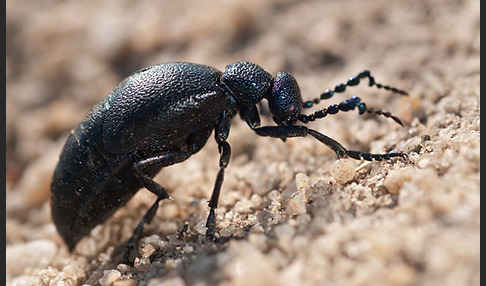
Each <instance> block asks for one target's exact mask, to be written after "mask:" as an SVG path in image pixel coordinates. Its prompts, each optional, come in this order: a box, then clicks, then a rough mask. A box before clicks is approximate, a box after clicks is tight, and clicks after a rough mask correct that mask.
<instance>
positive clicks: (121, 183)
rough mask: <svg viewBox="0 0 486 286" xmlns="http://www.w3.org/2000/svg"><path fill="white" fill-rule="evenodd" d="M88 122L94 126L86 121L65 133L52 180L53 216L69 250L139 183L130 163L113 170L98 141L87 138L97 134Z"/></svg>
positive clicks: (123, 202) (124, 199)
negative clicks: (100, 150)
mask: <svg viewBox="0 0 486 286" xmlns="http://www.w3.org/2000/svg"><path fill="white" fill-rule="evenodd" d="M87 126H89V127H93V125H92V124H90V122H87V121H85V122H83V123H82V124H81V125H80V126H79V127H78V128H77V129H76V130H75V131H74V132H73V133H72V134H71V135H70V136H69V137H68V139H67V141H66V144H65V145H64V148H63V151H62V153H61V156H60V158H59V163H58V165H57V167H56V170H55V172H54V175H53V178H52V184H51V211H52V218H53V220H54V223H55V225H56V228H57V230H58V232H59V233H60V235H61V236H62V238H63V239H64V241H65V242H66V244H67V245H68V246H69V249H70V250H72V249H73V248H74V246H75V245H76V244H77V242H78V241H79V240H80V239H81V238H82V237H84V236H85V235H87V234H89V232H90V231H91V230H92V229H93V228H94V227H95V226H96V225H98V224H101V223H103V222H104V221H105V220H106V219H107V218H108V217H110V216H111V215H112V214H113V213H114V212H115V211H116V210H117V209H118V208H120V207H121V206H123V205H124V204H126V202H127V201H128V200H129V199H130V198H131V197H132V196H133V195H134V194H135V193H136V192H137V190H138V189H139V188H140V187H141V186H140V184H139V182H138V181H137V180H136V179H135V177H134V175H133V173H132V172H131V170H130V168H131V164H127V165H126V166H122V167H121V168H120V169H119V170H117V174H113V170H112V167H111V166H109V165H108V164H107V162H106V160H105V158H104V157H103V155H102V154H101V153H100V152H98V150H96V147H95V146H96V143H97V142H89V141H88V140H96V138H97V137H96V136H93V132H95V131H96V130H94V129H93V128H89V127H88V128H86V127H87ZM98 138H99V137H98Z"/></svg>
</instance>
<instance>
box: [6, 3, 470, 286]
mask: <svg viewBox="0 0 486 286" xmlns="http://www.w3.org/2000/svg"><path fill="white" fill-rule="evenodd" d="M92 3H93V4H89V3H86V2H84V1H42V3H41V2H38V1H13V0H9V1H7V226H6V227H7V235H6V241H7V249H6V256H7V265H6V274H7V285H85V284H86V285H116V286H120V285H253V286H256V285H443V286H445V285H479V282H480V191H479V189H480V107H479V106H480V11H479V10H480V9H479V8H480V1H479V0H471V1H452V0H451V1H448V0H443V1H439V0H435V1H434V0H429V1H415V0H409V1H386V0H377V1H360V0H352V1H290V0H272V1H259V0H245V1H204V2H203V1H157V2H156V1H136V2H133V1H120V0H109V1H103V2H101V3H96V4H95V2H92ZM135 3H136V4H135ZM181 60H185V61H191V62H197V63H203V64H208V65H212V66H215V67H217V68H219V69H220V70H224V67H225V65H226V64H229V63H233V62H235V61H238V60H251V61H254V62H256V63H258V64H259V65H261V66H262V67H264V68H265V69H266V70H268V71H269V72H271V73H272V74H275V73H276V72H278V71H287V72H290V73H292V74H293V75H294V76H295V77H296V78H297V80H298V82H299V84H300V88H301V91H302V94H303V97H304V99H311V98H314V97H316V96H318V95H319V94H320V93H321V92H322V91H323V90H324V89H326V88H330V87H333V86H334V85H336V84H338V83H341V82H343V81H345V80H346V79H347V78H348V77H349V76H352V75H355V74H357V73H358V72H359V71H361V70H363V69H370V70H371V71H372V72H373V74H374V75H375V76H376V79H377V81H379V82H382V83H385V84H390V85H393V86H397V87H399V88H403V89H405V90H407V91H409V92H410V96H409V97H402V96H399V95H395V94H390V93H388V92H386V91H383V90H378V89H374V88H368V87H366V85H362V86H360V87H356V88H352V89H349V92H347V93H346V94H339V95H338V96H335V98H333V99H331V100H329V101H327V102H325V103H323V104H322V105H321V106H327V105H328V104H331V103H336V102H340V101H341V100H343V99H345V98H348V97H350V96H360V97H361V98H362V100H363V101H364V102H366V103H367V105H368V106H371V107H375V108H380V109H383V110H385V111H390V112H392V113H393V114H395V115H397V116H399V117H400V118H401V119H402V120H403V121H404V122H405V127H400V126H398V125H397V124H394V122H393V121H392V120H389V119H386V118H377V117H370V116H359V115H358V113H357V112H356V111H355V112H348V113H344V112H343V114H341V113H340V114H337V115H334V116H328V117H327V118H326V119H325V120H320V121H318V122H314V123H312V124H311V126H312V128H314V129H316V130H319V131H321V132H323V133H325V134H327V135H328V136H330V137H333V138H334V139H336V140H338V141H339V142H341V143H342V144H343V145H345V146H347V147H348V148H351V149H357V150H362V151H369V152H375V153H382V152H391V151H394V152H395V151H403V152H406V153H407V154H408V155H409V160H408V161H403V160H391V161H387V162H371V163H369V162H359V161H355V160H350V159H343V160H339V161H338V160H336V156H335V154H334V153H333V152H332V151H331V150H330V149H329V148H327V147H326V146H323V145H322V144H320V143H319V142H318V141H316V140H313V139H311V138H301V139H289V140H288V141H287V143H283V142H282V141H280V140H275V139H269V138H258V137H257V136H255V135H254V134H252V132H251V131H250V130H249V128H248V127H247V126H245V124H243V123H242V122H241V120H239V118H235V120H233V125H232V130H231V134H230V139H229V142H230V144H231V146H232V149H233V154H232V158H231V162H230V166H229V168H228V169H227V172H226V179H225V182H224V185H223V193H222V197H221V198H220V207H219V208H218V210H217V219H218V229H219V232H218V236H219V237H221V238H223V239H222V240H223V241H225V242H221V243H213V242H210V241H207V240H206V239H205V237H204V233H205V228H204V222H205V219H206V216H207V213H208V208H207V199H208V198H209V196H210V192H211V190H212V186H213V183H214V180H215V177H216V172H217V170H218V159H217V158H218V151H217V146H216V144H215V142H214V140H213V139H211V140H210V141H209V143H208V144H207V146H206V147H205V148H204V149H203V150H202V151H201V152H200V153H198V154H197V155H195V156H194V157H192V158H191V159H190V160H188V161H186V162H183V163H181V164H178V165H175V166H172V167H169V168H166V169H164V170H163V171H162V172H161V173H160V174H159V175H158V176H157V177H156V180H157V181H158V182H160V183H161V184H162V185H164V186H165V187H167V188H168V189H169V190H170V191H171V194H172V196H173V198H174V200H171V201H165V202H163V203H162V204H161V206H160V208H159V210H158V214H157V216H156V217H155V219H154V221H153V223H152V224H151V225H149V226H147V227H146V229H145V232H144V236H143V238H142V239H141V240H140V243H139V246H140V249H139V255H138V257H137V258H136V260H135V262H134V265H125V264H120V263H121V256H120V253H121V251H122V249H123V247H124V246H125V245H126V240H127V239H128V238H129V236H130V235H131V233H132V230H133V228H134V227H135V225H136V223H137V222H138V220H139V219H140V218H141V216H142V215H143V213H144V212H145V210H146V209H147V208H148V206H149V205H150V204H151V203H152V202H153V200H154V196H153V195H152V194H150V193H149V192H148V191H146V190H142V191H140V192H139V193H138V194H137V195H136V196H135V197H134V198H133V199H132V200H131V201H130V202H129V203H128V205H127V206H126V207H124V208H122V209H120V210H119V211H118V212H117V213H116V214H115V215H114V216H113V217H112V218H111V219H110V220H109V221H107V222H106V223H105V224H103V225H101V226H99V227H97V228H95V229H94V230H93V232H92V234H91V235H90V236H88V237H86V238H85V239H84V240H82V241H81V243H80V244H79V245H78V247H77V248H76V250H75V251H74V253H72V254H70V253H68V251H67V249H66V247H65V245H64V244H63V242H62V241H61V239H60V237H59V236H58V234H57V233H56V230H55V227H54V225H53V223H52V221H51V218H50V209H49V202H48V198H49V184H50V178H51V175H52V171H53V168H54V167H55V164H56V162H57V158H58V155H59V152H60V149H61V147H62V145H63V143H64V140H65V138H66V136H67V134H68V133H69V130H71V129H72V128H73V127H75V126H76V125H77V124H78V123H79V121H80V120H81V119H82V118H83V117H84V116H85V114H86V113H87V112H88V111H89V109H90V108H91V107H92V106H93V105H94V104H95V103H97V102H98V101H100V100H101V99H102V98H103V97H104V96H105V95H106V94H107V93H108V92H109V91H110V90H111V89H112V88H113V87H114V86H115V85H116V84H117V83H118V82H119V81H120V80H121V79H123V78H124V77H125V76H127V75H128V74H130V73H131V72H133V71H135V70H136V69H138V68H140V67H143V66H147V65H152V64H156V63H162V62H167V61H181ZM265 123H267V124H270V123H271V122H270V120H269V119H268V118H267V119H265Z"/></svg>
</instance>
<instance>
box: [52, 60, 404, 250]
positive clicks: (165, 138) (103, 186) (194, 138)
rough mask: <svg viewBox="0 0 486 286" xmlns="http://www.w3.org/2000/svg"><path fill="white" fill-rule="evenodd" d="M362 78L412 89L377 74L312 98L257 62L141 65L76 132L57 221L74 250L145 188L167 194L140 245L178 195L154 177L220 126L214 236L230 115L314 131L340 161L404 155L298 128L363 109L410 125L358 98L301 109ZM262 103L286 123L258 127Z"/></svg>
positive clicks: (279, 131)
mask: <svg viewBox="0 0 486 286" xmlns="http://www.w3.org/2000/svg"><path fill="white" fill-rule="evenodd" d="M362 79H368V80H369V85H370V86H376V87H378V88H384V89H387V90H390V91H392V92H395V93H399V94H406V93H405V92H404V91H401V90H399V89H396V88H393V87H389V86H384V85H381V84H378V83H376V82H375V80H374V78H373V77H372V76H371V74H370V73H369V72H368V71H364V72H362V73H360V74H359V75H357V76H356V77H352V78H350V79H349V80H348V82H347V83H346V84H340V85H338V86H336V87H335V88H334V89H333V90H326V91H324V92H323V93H322V94H321V96H320V97H319V98H316V99H313V100H310V101H306V102H303V101H302V98H301V95H300V90H299V86H298V84H297V82H296V80H295V79H294V77H293V76H291V75H290V74H288V73H284V72H279V73H278V74H277V75H276V77H275V78H274V77H273V76H272V75H270V74H269V73H268V72H266V71H265V70H263V69H262V68H261V67H259V66H258V65H256V64H254V63H250V62H237V63H234V64H231V65H228V66H227V67H226V69H225V71H224V72H223V73H222V72H220V71H218V70H216V69H214V68H212V67H209V66H205V65H199V64H193V63H184V62H178V63H167V64H161V65H157V66H152V67H148V68H145V69H142V70H139V71H137V72H135V73H134V74H132V75H131V76H129V77H128V78H126V79H125V80H124V81H122V82H121V83H120V84H119V85H118V86H117V87H115V89H114V90H113V91H112V92H111V93H110V94H109V95H108V96H107V97H106V98H105V99H104V100H103V101H102V102H101V103H99V104H98V105H96V106H95V107H94V108H93V109H92V111H91V112H90V113H89V115H88V116H87V118H86V120H85V121H83V122H81V124H80V125H79V126H78V127H77V128H76V129H75V130H74V131H72V132H71V134H70V135H69V137H68V139H67V142H66V144H65V145H64V149H63V151H62V153H61V155H60V160H59V163H58V165H57V168H56V170H55V172H54V176H53V180H52V186H51V191H52V196H51V206H52V218H53V220H54V223H55V225H56V227H57V230H58V232H59V233H60V235H61V236H62V238H63V239H64V241H65V242H66V244H67V245H68V247H69V250H73V249H74V247H75V246H76V244H77V243H78V242H79V240H80V239H81V238H83V237H84V236H86V235H87V234H88V233H89V232H90V231H91V230H92V229H93V228H94V227H95V226H96V225H98V224H101V223H103V222H104V221H105V220H106V219H107V218H109V217H110V216H111V215H112V214H113V213H114V212H115V211H116V210H117V209H118V208H120V207H121V206H123V205H125V204H126V203H127V201H128V200H129V199H130V198H131V197H132V196H133V195H134V194H135V193H136V192H137V191H138V190H139V189H140V188H142V187H145V188H147V189H148V190H149V191H151V192H152V193H154V194H156V195H157V197H158V198H157V200H156V201H155V203H154V204H153V206H152V207H151V208H150V209H149V210H148V212H147V213H146V214H145V216H144V217H143V219H142V220H141V222H140V224H139V225H138V226H137V228H136V230H135V232H134V235H133V236H132V238H131V239H130V241H129V248H133V247H134V244H135V241H136V239H137V237H138V236H139V235H140V234H141V233H142V230H143V225H144V224H145V223H150V221H151V220H152V218H153V216H154V215H155V213H156V210H157V208H158V205H159V202H160V200H162V199H165V198H168V197H169V194H168V192H167V190H166V189H165V188H164V187H162V186H160V185H159V184H158V183H156V182H155V181H153V180H152V178H153V177H154V176H155V175H156V174H157V173H158V172H159V171H160V170H161V168H163V167H166V166H169V165H172V164H176V163H179V162H182V161H184V160H186V159H188V158H189V157H190V156H191V155H193V154H195V153H197V152H198V151H199V150H201V148H202V147H203V146H204V145H205V144H206V142H207V140H208V138H209V137H210V134H211V133H212V132H213V130H214V134H215V135H214V136H215V139H216V142H217V143H218V147H219V152H220V161H219V166H220V170H219V173H218V175H217V178H216V183H215V186H214V190H213V193H212V196H211V199H210V201H209V207H210V211H209V216H208V219H207V225H206V226H207V228H208V230H207V236H208V237H209V238H211V239H214V238H215V230H216V222H215V214H214V210H215V209H216V207H217V204H218V198H219V194H220V190H221V185H222V183H223V178H224V169H225V168H226V167H227V165H228V162H229V159H230V154H231V148H230V145H229V144H228V143H227V141H226V139H227V137H228V135H229V130H230V120H231V119H232V118H233V117H234V116H235V115H236V114H237V113H239V115H240V117H241V118H242V119H243V120H245V121H246V122H247V124H248V126H249V127H250V128H251V129H252V130H254V131H255V133H256V134H257V135H260V136H270V137H275V138H280V139H282V140H284V141H285V140H286V139H287V138H289V137H305V136H306V135H311V136H312V137H314V138H316V139H317V140H319V141H320V142H322V143H324V144H325V145H327V146H328V147H330V148H332V149H333V150H334V151H335V152H336V154H337V155H338V157H344V156H349V157H351V158H355V159H365V160H373V159H374V160H382V159H389V158H392V157H404V156H405V154H403V153H399V152H397V153H388V154H370V153H362V152H359V151H350V150H347V149H346V148H344V147H343V146H342V145H341V144H339V143H338V142H336V141H334V140H333V139H331V138H329V137H327V136H326V135H324V134H321V133H319V132H317V131H315V130H312V129H309V128H307V127H305V126H302V125H297V123H298V122H301V123H308V122H311V121H314V120H316V119H319V118H323V117H325V116H326V115H327V114H335V113H337V112H338V111H349V110H354V109H355V108H358V110H359V113H360V114H362V113H364V112H368V113H374V114H378V115H384V116H386V117H391V118H392V119H393V120H395V121H397V122H398V123H399V124H401V121H400V120H399V119H398V118H396V117H395V116H393V115H391V114H390V113H388V112H382V111H380V110H372V109H368V108H367V107H366V105H365V104H364V103H362V102H361V101H360V99H359V98H357V97H353V98H351V99H348V100H345V101H343V102H342V103H340V104H338V105H336V104H334V105H330V106H329V107H327V108H324V109H321V110H319V111H317V112H315V113H313V114H310V115H304V114H302V110H303V109H304V108H310V107H312V106H313V105H314V104H317V103H319V101H320V100H321V99H327V98H330V97H332V95H333V94H334V93H336V92H343V91H344V90H345V89H346V87H347V86H354V85H357V84H359V83H360V80H362ZM263 99H266V100H267V101H268V104H269V108H270V111H271V113H272V115H273V119H274V121H275V123H277V126H265V127H259V125H260V117H259V113H258V109H257V104H258V103H260V102H261V101H262V100H263Z"/></svg>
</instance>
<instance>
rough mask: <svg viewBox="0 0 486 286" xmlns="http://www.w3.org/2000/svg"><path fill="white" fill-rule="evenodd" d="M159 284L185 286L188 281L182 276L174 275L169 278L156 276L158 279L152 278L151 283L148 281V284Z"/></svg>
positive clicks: (150, 285)
mask: <svg viewBox="0 0 486 286" xmlns="http://www.w3.org/2000/svg"><path fill="white" fill-rule="evenodd" d="M158 285H164V286H185V285H186V283H185V282H184V280H183V279H182V278H180V277H173V278H168V279H161V278H156V279H152V280H150V281H149V283H148V286H158Z"/></svg>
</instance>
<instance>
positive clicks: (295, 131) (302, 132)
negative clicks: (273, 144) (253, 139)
mask: <svg viewBox="0 0 486 286" xmlns="http://www.w3.org/2000/svg"><path fill="white" fill-rule="evenodd" d="M254 130H255V132H256V133H257V134H258V135H260V136H268V137H274V138H281V139H282V138H287V137H305V136H307V134H309V135H311V136H312V137H314V138H316V139H317V140H319V141H320V142H322V143H324V144H325V145H327V146H328V147H329V148H331V149H332V150H334V152H336V155H337V156H338V158H343V157H345V156H348V157H351V158H353V159H356V160H361V159H364V160H367V161H372V160H377V161H381V160H383V159H385V160H388V159H390V158H393V157H402V158H404V159H406V158H407V155H406V154H405V153H402V152H393V153H385V154H372V153H366V152H361V151H353V150H347V149H346V148H344V147H343V146H342V145H341V144H339V142H337V141H336V140H334V139H332V138H330V137H328V136H326V135H324V134H322V133H320V132H317V131H315V130H312V129H310V128H307V127H305V126H264V127H260V128H256V129H254Z"/></svg>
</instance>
